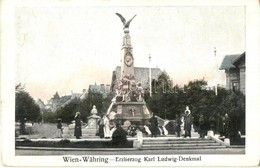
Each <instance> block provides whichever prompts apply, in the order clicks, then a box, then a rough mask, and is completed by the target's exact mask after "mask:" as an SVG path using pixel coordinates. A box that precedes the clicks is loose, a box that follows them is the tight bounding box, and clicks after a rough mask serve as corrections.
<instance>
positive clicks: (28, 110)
mask: <svg viewBox="0 0 260 168" xmlns="http://www.w3.org/2000/svg"><path fill="white" fill-rule="evenodd" d="M40 117H41V115H40V107H39V106H38V105H37V104H36V102H35V101H34V100H33V98H32V97H31V96H30V95H29V93H28V92H25V91H24V87H22V86H21V84H18V85H16V86H15V121H16V122H20V126H21V129H20V131H21V134H25V122H26V121H31V122H36V121H38V120H39V119H40Z"/></svg>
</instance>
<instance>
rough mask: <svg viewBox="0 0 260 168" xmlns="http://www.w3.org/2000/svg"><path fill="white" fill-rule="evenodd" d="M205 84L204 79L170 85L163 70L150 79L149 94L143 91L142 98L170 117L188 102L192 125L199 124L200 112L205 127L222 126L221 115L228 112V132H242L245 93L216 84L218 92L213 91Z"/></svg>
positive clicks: (155, 110) (153, 107)
mask: <svg viewBox="0 0 260 168" xmlns="http://www.w3.org/2000/svg"><path fill="white" fill-rule="evenodd" d="M167 81H168V82H167ZM206 86H207V81H205V80H204V79H201V80H194V81H190V82H189V83H188V84H187V85H184V88H180V87H179V86H178V85H175V86H173V85H172V83H171V80H170V78H169V75H167V73H166V72H165V71H164V72H163V73H162V74H161V75H160V76H159V77H158V80H153V81H152V91H153V93H152V97H150V96H149V94H148V93H145V101H146V103H147V105H148V107H149V109H150V111H152V112H155V113H156V115H158V116H160V117H161V118H165V119H170V120H173V119H175V116H176V114H178V115H183V113H184V111H185V108H186V106H189V108H190V110H191V112H192V113H191V114H192V117H193V124H194V126H195V127H198V125H199V117H200V115H201V114H203V116H204V118H205V120H206V124H205V125H206V127H207V129H213V130H214V131H216V132H219V131H220V130H221V124H222V117H223V116H224V115H225V114H226V113H227V114H228V115H229V116H230V120H231V123H232V125H231V126H230V129H232V130H231V132H232V133H233V134H236V133H237V132H238V131H241V132H242V133H244V132H245V96H244V95H243V94H242V93H240V92H233V91H227V90H225V89H224V88H218V95H215V92H214V90H209V89H207V88H206ZM155 87H156V88H155ZM232 133H231V134H232Z"/></svg>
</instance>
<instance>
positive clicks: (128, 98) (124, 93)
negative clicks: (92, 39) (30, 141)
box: [107, 13, 151, 126]
mask: <svg viewBox="0 0 260 168" xmlns="http://www.w3.org/2000/svg"><path fill="white" fill-rule="evenodd" d="M116 15H117V16H119V17H120V19H121V21H122V22H123V26H124V27H123V30H124V36H123V44H122V48H121V77H120V81H119V82H118V84H117V86H118V87H117V89H116V95H115V97H114V98H113V99H112V103H111V105H110V107H109V108H108V110H107V114H110V116H111V115H112V117H110V119H114V120H116V121H117V122H119V123H120V124H121V125H123V126H127V125H129V123H130V124H131V125H136V126H137V125H138V126H144V125H148V124H149V119H150V117H151V114H150V112H149V110H148V109H147V107H146V103H145V101H144V99H143V97H144V91H143V88H142V86H141V83H140V81H136V80H135V69H134V57H133V47H132V44H131V37H130V34H129V26H130V23H131V21H132V20H133V19H134V17H135V16H136V15H135V16H134V17H133V18H132V19H130V20H128V21H127V22H126V20H125V18H124V17H123V16H122V15H121V14H119V13H116Z"/></svg>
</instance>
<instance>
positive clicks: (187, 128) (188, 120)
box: [184, 106, 192, 138]
mask: <svg viewBox="0 0 260 168" xmlns="http://www.w3.org/2000/svg"><path fill="white" fill-rule="evenodd" d="M191 124H192V121H191V115H190V110H189V107H188V106H187V108H186V110H185V116H184V130H185V135H184V137H185V138H186V137H190V138H191Z"/></svg>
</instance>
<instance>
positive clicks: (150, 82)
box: [149, 54, 152, 97]
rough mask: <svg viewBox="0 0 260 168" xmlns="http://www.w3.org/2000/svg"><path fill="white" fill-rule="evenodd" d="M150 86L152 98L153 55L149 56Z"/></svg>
mask: <svg viewBox="0 0 260 168" xmlns="http://www.w3.org/2000/svg"><path fill="white" fill-rule="evenodd" d="M149 85H150V97H152V70H151V54H149Z"/></svg>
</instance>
